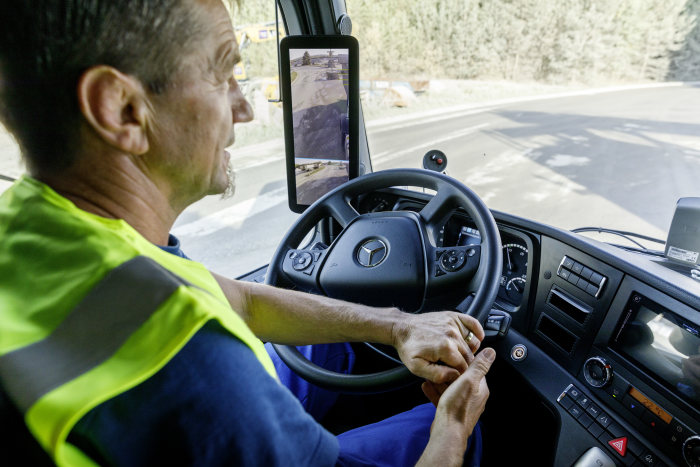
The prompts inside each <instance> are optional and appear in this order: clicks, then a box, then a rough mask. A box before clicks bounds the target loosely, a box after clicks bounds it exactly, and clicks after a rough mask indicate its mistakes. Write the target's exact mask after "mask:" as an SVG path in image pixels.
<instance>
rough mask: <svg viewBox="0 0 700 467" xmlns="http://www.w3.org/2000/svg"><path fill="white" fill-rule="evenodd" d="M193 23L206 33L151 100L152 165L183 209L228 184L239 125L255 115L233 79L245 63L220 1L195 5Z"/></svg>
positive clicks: (171, 197) (157, 177)
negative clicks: (237, 67)
mask: <svg viewBox="0 0 700 467" xmlns="http://www.w3.org/2000/svg"><path fill="white" fill-rule="evenodd" d="M193 3H194V5H193V6H192V9H193V12H194V13H193V21H196V22H198V23H199V25H200V26H201V27H202V28H203V31H204V32H203V34H202V37H201V39H199V40H197V41H196V42H195V45H194V52H192V53H190V54H189V55H187V56H185V57H184V60H183V61H184V66H183V67H182V70H181V71H180V72H179V73H178V74H177V76H174V77H173V79H172V85H171V87H169V88H168V90H167V91H166V92H164V93H163V94H161V95H156V96H152V97H153V99H152V102H153V109H152V110H153V119H152V128H150V130H151V132H152V135H151V141H152V143H151V148H150V151H149V158H148V160H149V162H150V163H151V165H152V167H149V169H151V170H152V171H153V175H154V176H155V177H154V178H155V179H157V180H159V181H160V183H161V185H163V186H161V189H163V190H165V191H166V192H167V194H168V196H169V197H170V199H171V200H173V201H174V202H175V203H177V204H181V205H182V206H181V207H182V208H184V207H186V205H188V204H190V203H192V202H194V201H196V200H197V199H199V198H201V197H202V196H205V195H209V194H216V193H222V192H224V190H226V188H227V186H228V184H229V176H228V175H227V168H228V164H229V154H228V153H227V152H226V151H225V150H224V148H226V147H227V146H230V145H231V144H233V142H234V130H233V127H234V124H235V123H242V122H249V121H250V120H252V118H253V112H252V109H251V107H250V105H249V104H248V102H247V101H246V100H245V98H244V97H243V94H242V93H241V90H240V88H239V87H238V83H237V82H236V80H235V79H234V78H233V66H234V64H235V63H237V62H238V61H239V59H240V56H239V54H238V45H237V43H236V37H235V35H234V32H233V27H232V25H231V20H230V18H229V15H228V12H227V11H226V8H225V7H224V6H223V4H222V3H221V1H220V0H196V1H193Z"/></svg>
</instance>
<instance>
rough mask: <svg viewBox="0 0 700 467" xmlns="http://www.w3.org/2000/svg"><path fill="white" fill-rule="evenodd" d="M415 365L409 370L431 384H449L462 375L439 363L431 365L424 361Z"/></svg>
mask: <svg viewBox="0 0 700 467" xmlns="http://www.w3.org/2000/svg"><path fill="white" fill-rule="evenodd" d="M416 363H417V364H416V366H415V367H414V368H409V369H410V370H411V372H412V373H413V374H414V375H416V376H420V377H421V378H425V379H427V380H428V381H432V382H433V383H451V382H452V381H454V380H456V379H457V378H459V375H460V374H462V372H461V371H458V370H456V369H454V368H451V367H449V366H447V365H441V364H439V363H431V362H428V361H425V360H421V361H420V362H416Z"/></svg>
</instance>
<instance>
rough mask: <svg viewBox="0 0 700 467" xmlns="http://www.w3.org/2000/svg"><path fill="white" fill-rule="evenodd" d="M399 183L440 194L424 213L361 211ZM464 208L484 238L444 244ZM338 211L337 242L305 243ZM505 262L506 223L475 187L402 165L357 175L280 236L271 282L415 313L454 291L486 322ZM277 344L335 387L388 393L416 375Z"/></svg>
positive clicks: (294, 363)
mask: <svg viewBox="0 0 700 467" xmlns="http://www.w3.org/2000/svg"><path fill="white" fill-rule="evenodd" d="M395 186H413V187H421V188H428V189H431V190H434V191H435V192H436V194H435V196H434V197H433V198H432V199H431V200H430V201H429V202H428V203H427V204H426V205H425V206H424V207H423V208H422V209H421V210H420V211H419V212H412V211H387V212H376V213H368V214H362V215H360V214H359V213H358V212H357V211H356V210H355V208H353V207H352V206H351V204H350V201H351V200H352V199H354V198H356V197H357V196H359V195H362V194H366V193H370V192H373V191H376V190H380V189H383V188H389V187H395ZM457 208H463V209H464V210H465V211H466V212H467V214H469V216H470V217H471V219H472V220H473V221H474V223H475V224H476V226H477V229H478V230H479V233H480V234H481V244H480V245H466V246H452V247H437V246H435V245H436V244H437V242H436V240H437V239H438V238H439V236H440V230H441V229H442V228H444V225H445V222H446V221H447V219H448V218H449V216H450V214H451V213H452V212H453V211H454V210H455V209H457ZM328 217H332V218H333V219H335V220H336V221H337V222H338V224H340V226H341V227H342V229H343V230H342V231H341V232H340V234H339V235H338V236H337V237H336V239H335V240H334V241H333V243H332V244H331V245H330V246H329V247H327V248H326V247H325V246H321V247H318V246H317V245H313V246H311V247H307V249H299V245H300V243H301V242H302V240H303V239H304V238H305V236H306V234H307V233H308V232H309V231H310V230H311V229H313V228H314V227H315V226H316V225H317V224H318V223H319V222H320V221H321V220H323V219H325V218H328ZM501 267H502V251H501V239H500V235H499V233H498V228H497V227H496V222H495V221H494V219H493V216H492V215H491V212H490V211H489V209H488V208H487V207H486V205H485V204H484V202H483V201H481V199H480V198H479V197H478V196H477V195H476V194H475V193H474V192H473V191H472V190H470V189H469V188H467V187H466V186H464V185H463V184H462V183H460V182H459V181H457V180H455V179H453V178H451V177H448V176H446V175H443V174H440V173H437V172H431V171H427V170H422V169H392V170H385V171H380V172H375V173H371V174H367V175H363V176H362V177H359V178H356V179H354V180H352V181H350V182H348V183H345V184H343V185H341V186H339V187H338V188H336V189H334V190H333V191H331V192H329V193H327V194H326V195H325V196H323V197H322V198H320V199H319V200H317V201H316V202H315V203H314V204H313V205H311V206H310V207H309V208H308V209H307V210H306V211H305V212H304V213H303V214H302V215H301V216H300V217H299V218H298V219H297V221H296V222H295V223H294V225H293V226H292V227H291V228H290V230H289V231H288V232H287V234H286V235H285V236H284V238H283V239H282V241H281V242H280V245H279V247H278V248H277V251H276V252H275V254H274V256H273V257H272V260H271V262H270V265H269V267H268V270H267V277H266V283H267V284H271V285H285V286H290V285H291V286H294V287H296V288H298V289H300V290H304V291H307V292H312V293H317V294H323V295H327V296H329V297H333V298H339V299H343V300H348V301H352V302H359V303H364V304H367V305H373V306H396V307H398V308H400V309H402V310H404V311H410V312H421V311H424V310H427V309H429V308H430V307H431V306H435V305H438V306H439V305H440V303H444V301H445V297H446V296H449V297H457V300H456V301H455V303H456V302H458V301H461V303H460V304H459V305H457V307H456V309H457V310H458V311H461V312H464V313H467V314H469V315H471V316H474V317H475V318H476V319H478V320H479V321H480V322H481V323H482V325H483V324H484V321H485V320H486V318H487V317H488V314H489V311H490V310H491V306H492V304H493V302H494V300H495V298H496V294H497V293H498V287H499V281H500V278H501ZM472 295H473V298H472ZM465 297H466V299H465ZM274 347H275V350H276V351H277V354H278V355H279V356H280V358H281V359H282V360H283V361H284V362H285V363H286V364H287V366H289V367H290V368H291V369H292V370H294V371H295V372H296V373H297V374H299V375H300V376H301V377H303V378H304V379H306V380H307V381H310V382H311V383H313V384H316V385H317V386H320V387H324V388H327V389H331V390H335V391H340V392H346V393H353V392H364V393H368V392H382V391H386V390H390V389H393V388H397V387H400V386H402V385H406V384H408V383H409V382H411V381H413V378H414V377H413V375H412V374H411V373H410V372H409V371H408V369H407V368H406V367H405V366H399V367H397V368H393V369H390V370H386V371H381V372H378V373H371V374H365V375H346V374H340V373H335V372H332V371H329V370H326V369H324V368H321V367H319V366H317V365H315V364H313V363H311V362H310V361H308V360H307V359H306V358H304V357H303V356H302V355H301V353H300V352H299V351H298V350H297V349H296V348H295V347H293V346H285V345H277V344H275V345H274Z"/></svg>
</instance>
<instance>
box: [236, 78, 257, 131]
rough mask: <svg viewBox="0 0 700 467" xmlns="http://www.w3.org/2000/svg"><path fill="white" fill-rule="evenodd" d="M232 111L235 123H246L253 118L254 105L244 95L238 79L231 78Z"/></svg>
mask: <svg viewBox="0 0 700 467" xmlns="http://www.w3.org/2000/svg"><path fill="white" fill-rule="evenodd" d="M231 81H232V83H231V86H230V92H231V113H232V114H233V123H245V122H249V121H251V120H253V116H254V115H253V107H252V106H251V105H250V103H248V100H247V99H246V98H245V96H243V93H242V92H241V88H240V87H239V86H238V81H236V80H235V78H233V77H232V78H231Z"/></svg>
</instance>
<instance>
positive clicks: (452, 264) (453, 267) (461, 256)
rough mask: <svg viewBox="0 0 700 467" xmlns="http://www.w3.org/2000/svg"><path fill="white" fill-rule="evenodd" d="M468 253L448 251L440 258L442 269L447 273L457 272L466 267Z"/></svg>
mask: <svg viewBox="0 0 700 467" xmlns="http://www.w3.org/2000/svg"><path fill="white" fill-rule="evenodd" d="M465 259H466V253H465V252H464V251H461V250H447V251H446V252H444V253H443V254H442V256H441V257H440V268H441V269H442V270H443V271H445V272H455V271H457V270H459V268H461V267H462V266H464V262H465Z"/></svg>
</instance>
